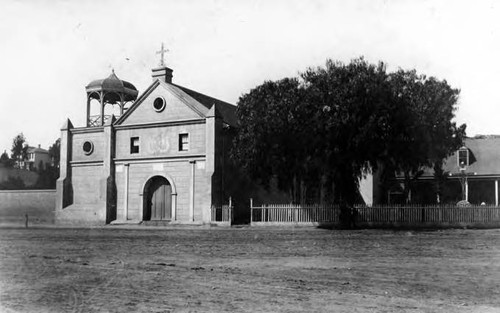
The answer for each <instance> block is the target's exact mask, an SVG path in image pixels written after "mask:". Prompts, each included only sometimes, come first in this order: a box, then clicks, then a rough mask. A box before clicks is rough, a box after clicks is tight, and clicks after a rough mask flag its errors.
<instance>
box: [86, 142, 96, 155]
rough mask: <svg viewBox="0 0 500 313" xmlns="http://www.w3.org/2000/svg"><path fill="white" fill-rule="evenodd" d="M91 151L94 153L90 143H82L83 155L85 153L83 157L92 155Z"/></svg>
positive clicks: (92, 145)
mask: <svg viewBox="0 0 500 313" xmlns="http://www.w3.org/2000/svg"><path fill="white" fill-rule="evenodd" d="M93 151H94V144H93V143H92V142H91V141H85V142H84V143H83V153H85V155H89V154H92V152H93Z"/></svg>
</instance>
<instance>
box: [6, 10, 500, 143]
mask: <svg viewBox="0 0 500 313" xmlns="http://www.w3.org/2000/svg"><path fill="white" fill-rule="evenodd" d="M0 11H1V12H2V18H1V19H0V93H1V94H0V152H1V151H3V150H7V151H8V152H10V148H11V146H12V140H13V138H14V137H15V136H16V135H17V134H19V133H21V132H22V133H23V134H24V135H25V137H26V139H27V142H28V143H29V144H30V145H32V146H36V145H38V144H40V145H41V146H42V148H46V149H47V148H48V147H49V146H50V145H51V144H53V143H54V141H55V140H56V139H57V138H58V137H59V136H60V128H61V126H62V125H63V123H64V122H65V121H66V119H68V118H69V119H70V120H71V121H72V123H73V125H74V126H75V127H83V126H84V123H85V115H86V93H85V86H86V85H87V84H88V83H89V82H90V81H92V80H94V79H101V78H105V77H107V76H109V74H110V73H111V70H112V69H114V70H115V73H116V75H117V76H118V77H119V78H120V79H123V80H126V81H129V82H131V83H133V84H134V85H135V86H136V87H137V89H138V90H139V93H142V92H143V91H144V90H145V89H146V88H147V87H148V86H149V85H150V84H151V82H152V79H151V69H152V68H154V67H157V66H158V63H159V55H157V54H156V52H157V51H158V50H159V49H160V47H161V43H164V44H165V47H166V48H167V49H168V50H169V52H167V53H166V56H165V62H166V64H167V66H169V67H170V68H172V69H173V70H174V72H173V75H174V78H173V82H174V83H176V84H179V85H182V86H185V87H188V88H190V89H194V90H196V91H199V92H202V93H205V94H208V95H210V96H212V97H215V98H218V99H221V100H224V101H227V102H230V103H233V104H236V103H237V101H238V99H239V97H240V96H241V95H243V94H245V93H247V92H248V91H250V89H252V88H254V87H256V86H257V85H259V84H261V83H263V82H264V81H266V80H276V79H281V78H284V77H291V76H297V75H299V73H300V72H303V71H305V70H306V69H307V68H309V67H317V66H322V65H324V64H325V61H326V60H327V59H333V60H339V61H343V62H349V61H350V60H352V59H354V58H357V57H360V56H364V58H365V59H366V60H368V61H369V62H372V63H377V62H378V61H384V62H385V63H387V64H388V69H389V70H390V71H393V70H397V69H398V68H403V69H416V70H417V72H418V73H420V74H426V75H427V76H435V77H437V78H439V79H445V80H446V81H447V82H448V83H449V84H450V85H451V86H452V87H454V88H459V89H460V90H461V93H460V99H459V103H458V110H457V112H456V121H457V122H458V123H460V124H461V123H466V124H467V134H468V135H469V136H473V135H476V134H500V122H498V121H497V116H500V93H499V92H498V90H499V89H500V61H499V57H500V2H498V1H493V0H492V1H480V0H471V1H457V0H455V1H452V0H449V1H436V0H434V1H425V0H414V1H408V0H394V1H391V0H385V1H383V0H354V1H353V0H351V1H335V0H324V1H323V0H309V1H297V0H295V1H294V0H282V1H281V0H263V1H258V0H245V1H244V0H232V1H219V0H203V1H201V0H199V1H195V0H188V1H168V0H167V1H147V0H139V1H133V0H132V1H124V0H121V1H120V0H92V1H90V0H83V1H82V0H81V1H76V0H75V1H68V0H66V1H60V0H50V1H49V0H37V1H35V0H33V1H28V0H24V1H13V0H0Z"/></svg>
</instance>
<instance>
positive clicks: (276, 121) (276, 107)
mask: <svg viewBox="0 0 500 313" xmlns="http://www.w3.org/2000/svg"><path fill="white" fill-rule="evenodd" d="M303 104H305V102H304V92H303V89H302V88H301V87H300V84H299V81H298V80H297V79H288V78H287V79H283V80H280V81H276V82H271V81H268V82H265V83H264V84H262V85H260V86H258V87H256V88H255V89H253V90H251V91H250V92H249V93H248V94H246V95H243V96H242V97H241V98H240V100H239V105H238V107H237V111H236V112H237V116H238V129H239V132H238V136H237V137H236V139H235V147H234V149H233V155H234V156H235V157H236V159H237V161H238V162H239V164H240V165H242V167H243V168H244V169H245V170H246V172H247V173H249V174H250V176H251V177H252V178H254V179H257V180H258V181H259V182H261V183H262V184H263V185H265V186H269V184H270V182H271V181H272V179H276V180H277V184H278V187H279V188H280V189H281V190H284V191H288V192H289V193H290V195H291V196H292V198H293V199H294V200H295V201H297V200H298V198H299V195H298V194H299V189H300V185H301V184H302V185H304V179H305V178H304V175H305V173H306V172H307V171H306V170H305V165H306V164H304V162H303V161H304V154H306V153H307V152H308V146H307V139H308V138H309V135H308V134H307V132H306V125H305V124H306V123H307V122H309V121H311V118H310V116H307V110H305V109H304V108H303V107H302V105H303Z"/></svg>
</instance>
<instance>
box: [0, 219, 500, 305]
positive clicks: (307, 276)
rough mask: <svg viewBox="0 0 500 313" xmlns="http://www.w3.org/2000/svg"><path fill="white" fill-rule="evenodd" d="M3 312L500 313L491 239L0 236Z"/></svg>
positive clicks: (301, 234) (495, 242)
mask: <svg viewBox="0 0 500 313" xmlns="http://www.w3.org/2000/svg"><path fill="white" fill-rule="evenodd" d="M0 311H2V312H327V311H330V312H500V230H444V231H418V232H415V231H390V230H355V231H340V230H334V231H331V230H321V229H313V228H307V229H304V228H302V229H300V228H295V229H293V228H286V229H280V228H273V229H269V228H265V229H255V228H252V229H251V228H230V229H229V228H225V229H223V228H204V229H199V228H186V229H168V228H163V229H152V228H145V227H142V228H139V227H138V228H129V229H122V228H117V227H111V226H110V227H105V228H99V229H62V228H29V229H22V228H1V229H0Z"/></svg>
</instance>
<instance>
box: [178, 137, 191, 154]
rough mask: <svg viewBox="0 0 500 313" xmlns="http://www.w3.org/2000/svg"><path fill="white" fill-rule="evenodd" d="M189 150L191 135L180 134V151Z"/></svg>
mask: <svg viewBox="0 0 500 313" xmlns="http://www.w3.org/2000/svg"><path fill="white" fill-rule="evenodd" d="M188 150H189V134H179V151H188Z"/></svg>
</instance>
